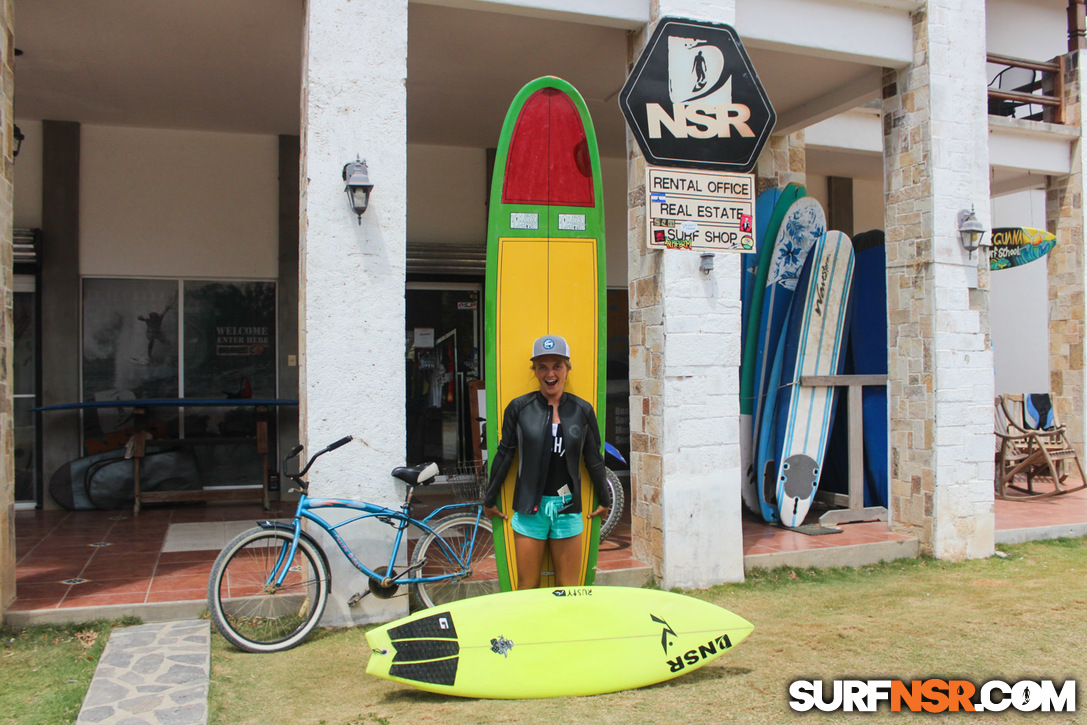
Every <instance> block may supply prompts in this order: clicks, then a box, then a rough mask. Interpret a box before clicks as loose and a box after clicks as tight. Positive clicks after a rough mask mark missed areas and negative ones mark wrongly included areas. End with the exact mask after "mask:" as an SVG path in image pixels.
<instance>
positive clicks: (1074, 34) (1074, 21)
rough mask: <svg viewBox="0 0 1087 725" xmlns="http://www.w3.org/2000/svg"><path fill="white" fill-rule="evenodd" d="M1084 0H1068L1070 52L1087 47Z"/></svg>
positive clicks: (1086, 19)
mask: <svg viewBox="0 0 1087 725" xmlns="http://www.w3.org/2000/svg"><path fill="white" fill-rule="evenodd" d="M1083 1H1084V0H1068V52H1069V53H1071V52H1073V51H1076V50H1083V49H1085V48H1087V14H1085V13H1084V4H1083Z"/></svg>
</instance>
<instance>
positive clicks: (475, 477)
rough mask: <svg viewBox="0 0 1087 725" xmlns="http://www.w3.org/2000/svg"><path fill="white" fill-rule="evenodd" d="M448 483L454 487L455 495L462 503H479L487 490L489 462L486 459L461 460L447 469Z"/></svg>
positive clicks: (446, 477) (446, 478)
mask: <svg viewBox="0 0 1087 725" xmlns="http://www.w3.org/2000/svg"><path fill="white" fill-rule="evenodd" d="M445 480H446V483H448V484H449V485H450V487H451V488H452V489H453V497H454V498H456V500H457V501H458V502H460V503H478V502H480V501H482V500H483V494H484V492H485V491H486V490H487V463H486V462H485V461H461V462H459V463H456V464H454V465H452V466H449V467H448V468H447V469H446V473H445Z"/></svg>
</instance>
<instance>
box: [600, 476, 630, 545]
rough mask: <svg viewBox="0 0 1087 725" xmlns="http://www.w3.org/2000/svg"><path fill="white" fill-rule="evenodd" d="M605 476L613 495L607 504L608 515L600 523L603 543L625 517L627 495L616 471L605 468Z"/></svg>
mask: <svg viewBox="0 0 1087 725" xmlns="http://www.w3.org/2000/svg"><path fill="white" fill-rule="evenodd" d="M604 475H605V476H606V477H607V480H608V491H609V492H610V493H611V502H610V503H608V504H607V506H608V513H606V514H605V515H604V517H603V520H602V521H601V522H600V540H601V541H603V540H604V539H605V538H607V536H608V534H610V533H611V532H612V531H613V530H615V526H616V524H618V523H619V518H620V517H621V516H622V515H623V504H624V503H626V495H625V494H624V493H623V482H622V481H620V480H619V477H618V476H616V475H615V471H613V470H611V469H610V468H605V469H604Z"/></svg>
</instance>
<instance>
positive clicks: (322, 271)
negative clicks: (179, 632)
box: [299, 0, 408, 624]
mask: <svg viewBox="0 0 1087 725" xmlns="http://www.w3.org/2000/svg"><path fill="white" fill-rule="evenodd" d="M407 40H408V3H407V0H389V1H388V2H380V3H378V2H346V3H345V2H342V1H341V0H308V2H307V3H306V17H305V29H304V38H303V70H302V84H303V87H302V97H301V103H302V139H301V144H302V146H301V174H300V178H301V180H300V197H301V199H300V203H301V220H300V225H299V232H300V271H299V276H300V280H299V324H300V331H299V355H300V367H299V392H300V414H299V417H300V425H301V428H302V440H303V442H304V443H305V445H306V452H307V454H312V453H313V452H314V451H316V450H318V449H319V448H322V447H324V446H325V445H327V444H329V443H332V442H333V441H335V440H337V439H339V438H342V437H343V436H346V435H352V436H354V437H355V440H354V442H352V443H351V444H349V445H347V446H345V447H343V448H340V449H338V450H336V451H334V452H333V453H330V454H328V455H326V456H325V457H323V458H322V459H321V460H320V462H319V463H318V465H317V466H315V467H314V469H313V470H312V471H311V476H310V481H311V489H310V490H311V493H314V494H316V495H320V496H330V497H348V498H363V499H366V500H369V501H373V502H376V503H381V504H385V505H396V504H397V502H398V501H400V500H401V497H402V494H403V488H402V486H400V485H399V484H397V483H395V482H394V479H392V478H391V477H390V475H389V472H390V471H391V470H392V469H393V468H394V467H395V466H399V465H403V463H404V440H405V436H406V434H405V426H404V414H403V411H404V315H405V309H404V284H405V254H406V236H407V217H406V214H405V208H406V201H407V118H406V109H407V92H406V90H405V86H404V83H405V79H406V77H407V53H408V48H407ZM356 156H357V157H360V158H362V159H363V160H365V161H366V162H367V163H368V165H369V175H370V180H371V181H372V182H373V183H374V190H373V194H372V196H371V198H370V207H369V209H368V210H367V211H366V213H365V215H363V216H362V218H361V223H360V221H359V220H357V219H356V216H355V214H354V213H353V212H352V211H351V209H350V206H349V204H348V199H347V195H346V194H345V193H344V181H343V178H342V175H341V174H342V169H343V166H344V164H346V163H347V162H349V161H354V160H355V158H356ZM372 523H373V525H372V527H368V528H367V527H366V526H365V525H364V526H363V527H361V528H363V529H364V531H363V532H362V534H361V535H362V536H363V537H364V538H363V540H358V539H355V538H350V539H349V543H350V544H351V545H352V547H353V548H354V547H358V548H356V551H359V552H360V555H361V556H362V557H363V558H364V559H365V561H366V563H367V564H368V565H375V566H376V565H377V561H376V560H377V559H380V558H381V557H379V556H375V555H374V553H375V552H387V551H389V544H390V541H391V538H392V529H391V528H389V527H387V526H384V525H382V524H380V523H379V522H376V521H373V522H372ZM353 528H360V527H353ZM345 533H349V532H345ZM321 540H322V543H323V544H325V548H326V550H328V551H329V560H330V562H331V563H332V565H333V582H334V586H333V591H332V596H331V598H330V603H329V608H328V610H327V611H326V614H325V619H324V622H325V623H326V624H349V623H357V622H362V621H374V620H379V619H381V620H387V619H390V618H392V617H394V616H397V615H401V614H404V613H406V611H407V597H397V598H395V599H389V600H380V599H377V598H375V597H368V598H367V599H365V600H363V604H362V605H361V606H359V607H354V608H351V609H348V608H347V605H346V601H347V598H348V597H349V596H350V595H351V594H352V593H354V591H357V590H358V588H359V586H360V577H359V576H358V574H357V572H356V571H355V570H354V569H353V568H352V567H350V566H349V565H347V564H346V562H345V560H344V558H343V557H342V556H340V554H339V553H338V552H337V551H336V550H335V545H334V544H332V543H331V542H330V540H329V539H328V538H327V537H324V536H322V539H321ZM352 585H353V588H352ZM361 586H365V581H364V580H363V581H362V582H361Z"/></svg>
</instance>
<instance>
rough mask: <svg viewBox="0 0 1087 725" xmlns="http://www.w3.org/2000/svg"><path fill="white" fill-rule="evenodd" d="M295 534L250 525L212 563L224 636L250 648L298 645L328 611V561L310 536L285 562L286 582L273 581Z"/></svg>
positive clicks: (215, 610)
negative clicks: (274, 582)
mask: <svg viewBox="0 0 1087 725" xmlns="http://www.w3.org/2000/svg"><path fill="white" fill-rule="evenodd" d="M292 539H293V536H292V534H291V532H289V531H281V530H277V529H261V528H255V529H249V530H248V531H245V532H243V533H241V534H239V535H238V536H237V537H236V538H235V539H234V540H233V541H231V542H230V543H229V544H227V546H226V548H224V549H223V550H222V552H220V553H219V556H218V558H216V560H215V564H214V565H213V566H212V568H211V578H210V579H209V580H208V611H209V612H210V613H211V621H212V622H214V623H215V626H216V628H217V629H218V630H219V632H220V633H221V634H222V635H223V637H225V638H226V639H227V640H228V641H230V642H231V643H232V644H233V645H234V646H236V647H239V648H240V649H243V650H245V651H246V652H280V651H282V650H286V649H290V648H291V647H294V646H295V645H297V644H298V643H299V642H301V641H302V640H303V639H305V637H306V635H308V634H309V633H310V631H311V630H312V629H313V627H314V626H315V625H316V624H317V622H318V621H319V620H320V619H321V614H322V613H323V612H324V610H325V604H326V603H327V602H328V582H329V574H328V565H327V563H326V562H325V559H324V556H323V555H322V554H321V552H320V551H319V550H318V549H317V547H316V546H315V545H314V544H313V543H312V542H310V540H309V539H306V538H304V537H300V538H299V539H298V547H297V548H296V549H295V552H294V558H293V559H291V561H289V562H286V563H285V564H284V566H286V567H287V576H286V578H285V579H284V580H283V584H281V585H279V586H278V587H277V586H274V585H272V584H269V583H268V582H269V580H270V579H271V578H272V576H273V573H274V572H275V570H276V564H277V562H278V561H279V559H280V557H281V556H285V555H286V553H287V551H289V549H290V546H291V541H292ZM280 570H282V569H280Z"/></svg>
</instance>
